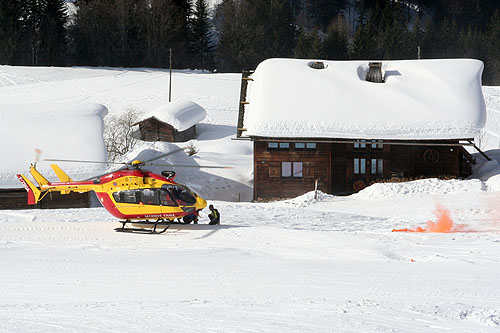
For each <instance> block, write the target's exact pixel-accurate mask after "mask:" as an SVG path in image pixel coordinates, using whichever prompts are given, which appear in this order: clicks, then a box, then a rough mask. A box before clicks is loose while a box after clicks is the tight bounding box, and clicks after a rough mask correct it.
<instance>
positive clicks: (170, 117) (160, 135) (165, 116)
mask: <svg viewBox="0 0 500 333" xmlns="http://www.w3.org/2000/svg"><path fill="white" fill-rule="evenodd" d="M205 116H206V111H205V109H204V108H203V107H201V106H200V105H198V104H196V103H194V102H191V101H187V100H178V101H174V102H172V103H169V104H167V105H165V106H161V107H159V108H157V109H154V110H153V111H151V112H150V113H148V114H147V115H146V116H145V118H144V119H143V120H141V121H139V122H137V123H135V124H134V126H136V125H138V126H139V135H138V138H139V139H140V140H143V141H167V142H186V141H189V140H192V139H194V138H195V137H196V124H198V123H199V122H200V121H202V120H203V119H205Z"/></svg>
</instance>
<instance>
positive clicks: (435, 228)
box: [392, 205, 467, 232]
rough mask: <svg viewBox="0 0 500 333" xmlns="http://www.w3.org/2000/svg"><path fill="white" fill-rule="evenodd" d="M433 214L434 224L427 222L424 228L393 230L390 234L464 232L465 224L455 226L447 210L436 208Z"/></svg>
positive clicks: (440, 207)
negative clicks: (434, 217) (434, 216)
mask: <svg viewBox="0 0 500 333" xmlns="http://www.w3.org/2000/svg"><path fill="white" fill-rule="evenodd" d="M434 214H435V215H436V218H437V220H436V222H433V221H427V227H426V228H422V227H416V228H413V229H408V228H405V229H393V230H392V232H460V231H464V230H465V228H466V227H467V225H466V224H457V225H455V224H454V223H453V220H452V219H451V217H450V212H449V211H448V209H446V208H444V207H442V206H440V205H438V206H437V207H436V210H435V211H434Z"/></svg>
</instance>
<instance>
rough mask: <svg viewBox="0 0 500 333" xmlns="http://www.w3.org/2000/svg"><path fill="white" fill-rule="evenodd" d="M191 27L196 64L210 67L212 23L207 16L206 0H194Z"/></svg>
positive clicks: (192, 48)
mask: <svg viewBox="0 0 500 333" xmlns="http://www.w3.org/2000/svg"><path fill="white" fill-rule="evenodd" d="M191 28H192V42H191V50H192V52H193V57H194V61H195V64H196V66H197V67H198V68H201V69H206V68H207V67H211V66H212V63H213V53H214V45H213V32H212V25H211V23H210V20H209V16H208V4H207V1H206V0H196V3H195V7H194V11H193V19H192V21H191Z"/></svg>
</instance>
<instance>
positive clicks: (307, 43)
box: [293, 29, 311, 59]
mask: <svg viewBox="0 0 500 333" xmlns="http://www.w3.org/2000/svg"><path fill="white" fill-rule="evenodd" d="M310 49H311V38H310V36H309V35H308V34H307V33H306V32H305V30H304V29H300V31H299V36H298V37H297V43H296V44H295V49H294V50H293V56H294V58H299V59H307V58H309V50H310Z"/></svg>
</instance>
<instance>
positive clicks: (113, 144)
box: [104, 106, 142, 162]
mask: <svg viewBox="0 0 500 333" xmlns="http://www.w3.org/2000/svg"><path fill="white" fill-rule="evenodd" d="M141 114H142V112H141V111H139V110H138V109H137V108H135V107H132V106H129V107H127V108H126V111H125V113H123V114H121V115H117V116H108V117H106V119H105V122H104V142H105V143H106V149H107V150H108V159H109V161H110V162H115V161H116V160H117V159H118V158H119V157H121V156H123V155H125V154H126V153H128V152H129V151H130V150H132V149H134V147H135V145H136V144H137V141H138V139H137V138H135V137H134V136H133V135H132V134H133V132H134V129H133V125H134V124H135V123H137V121H139V120H140V116H141Z"/></svg>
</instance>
